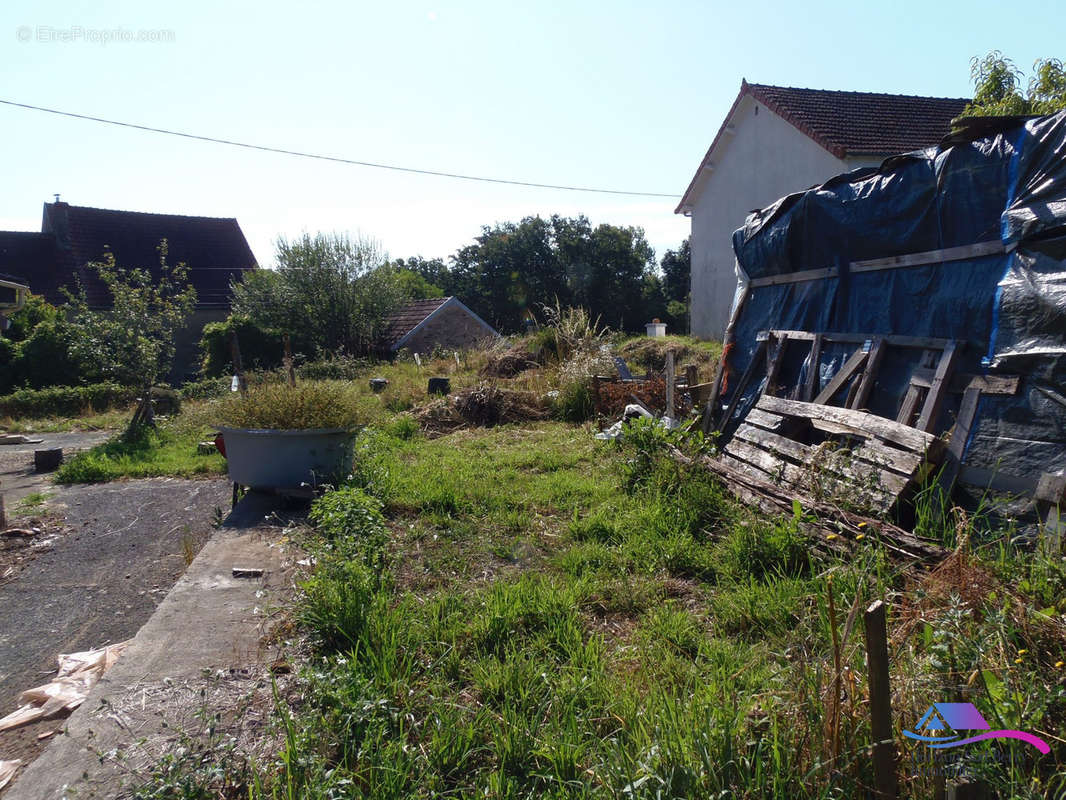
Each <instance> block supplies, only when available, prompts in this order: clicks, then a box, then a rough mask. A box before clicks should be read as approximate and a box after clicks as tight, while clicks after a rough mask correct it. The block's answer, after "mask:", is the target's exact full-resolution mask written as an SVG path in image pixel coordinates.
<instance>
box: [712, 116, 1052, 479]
mask: <svg viewBox="0 0 1066 800" xmlns="http://www.w3.org/2000/svg"><path fill="white" fill-rule="evenodd" d="M997 242H998V243H999V245H1001V247H1000V246H997V245H996V243H997ZM981 243H991V245H992V246H991V247H988V248H985V250H986V251H987V250H990V249H991V250H995V251H997V252H991V253H990V254H987V255H976V256H973V257H968V258H961V259H953V260H945V261H937V260H935V259H934V260H933V261H932V262H931V263H922V264H918V265H915V266H904V267H900V266H886V267H885V268H877V269H870V270H864V271H856V272H852V265H855V264H856V263H861V262H865V261H868V260H871V259H884V258H887V257H892V256H906V255H913V254H917V253H930V252H934V251H941V250H945V249H949V248H960V247H966V246H969V245H976V244H981ZM733 247H734V250H735V252H736V257H737V264H738V269H739V271H740V272H741V290H740V291H738V298H737V303H736V304H735V308H734V313H733V319H732V321H731V323H730V329H729V331H728V332H727V340H729V341H732V342H733V344H732V346H730V347H728V348H727V353H728V363H727V375H728V376H730V378H731V379H732V380H731V382H732V383H733V384H736V383H737V381H736V377H737V376H739V375H740V374H741V373H743V372H744V370H745V369H746V368H747V366H748V364H749V363H750V362H751V360H752V357H753V355H754V354H755V351H756V348H757V346H758V343H757V337H758V334H759V333H760V332H761V331H768V330H801V331H809V332H837V333H855V334H873V335H904V336H920V337H935V338H939V339H956V340H960V341H965V348H964V349H963V351H962V354H961V360H960V361H959V363H958V366H957V369H958V370H959V371H961V372H966V373H977V374H1005V375H1006V374H1009V375H1019V376H1021V377H1022V381H1021V387H1020V390H1019V392H1018V394H1017V395H1013V396H1003V395H984V396H982V398H981V401H980V404H979V406H978V411H977V418H976V422H975V424H974V426H973V428H972V429H971V435H970V440H969V442H968V443H967V447H966V451H965V454H964V457H963V461H964V463H965V464H967V465H969V466H971V467H977V468H979V469H984V470H988V471H993V472H996V473H1002V474H1004V475H1007V476H1015V477H1018V478H1022V479H1024V480H1025V481H1026V482H1028V483H1035V479H1036V477H1038V476H1039V474H1040V473H1042V472H1052V471H1057V470H1059V469H1062V468H1066V112H1063V113H1059V114H1056V115H1053V116H1047V117H1037V118H1031V119H1021V118H1009V119H1008V118H998V119H997V118H992V119H985V120H974V121H972V122H970V123H969V124H968V125H967V127H966V128H964V129H963V130H962V131H961V132H960V133H957V134H954V135H953V136H951V137H949V138H948V139H946V140H945V141H944V142H943V143H941V145H940V146H939V147H935V148H929V149H927V150H922V151H916V152H913V153H907V154H904V155H900V156H895V157H893V158H890V159H888V160H887V161H885V162H884V163H883V164H882V165H881V166H880V167H877V168H867V169H860V170H856V171H854V172H849V173H846V174H844V175H840V176H838V177H836V178H833V179H832V180H830V181H827V182H826V183H824V184H822V185H821V186H817V187H813V188H811V189H808V190H807V191H804V192H799V193H797V194H792V195H789V196H787V197H784V198H782V199H781V200H779V201H778V202H777V203H775V204H773V205H772V206H770V207H768V208H765V209H763V210H761V211H756V212H753V213H752V214H751V215H749V217H748V219H747V220H746V222H745V224H744V227H743V228H741V229H740V230H738V231H736V233H735V234H734V235H733ZM825 268H833V272H832V275H831V277H820V278H813V279H807V280H798V281H793V282H786V283H781V284H777V285H766V283H765V281H766V279H769V278H772V277H774V276H795V273H800V272H804V271H807V270H819V269H825ZM748 284H751V285H750V286H748ZM745 287H747V288H745ZM854 350H855V345H854V344H851V345H845V344H836V345H831V346H827V347H825V348H824V349H823V351H822V355H821V358H820V360H819V363H818V365H817V368H818V370H819V384H820V385H822V386H824V385H825V383H826V382H827V381H828V379H829V378H830V377H831V376H832V375H833V374H834V373H835V372H836V370H837V369H838V368H839V367H840V364H841V363H842V361H843V360H844V359H845V358H847V356H848V355H849V353H850V352H852V351H854ZM918 356H919V353H918V352H917V351H915V352H911V353H909V354H906V353H893V354H891V355H890V356H889V357H888V358H886V360H885V362H884V363H883V365H882V368H881V370H880V372H879V376H878V384H877V387H876V390H875V392H874V394H873V395H872V396H871V398H870V401H869V407H870V410H871V411H873V412H874V413H878V414H881V415H883V416H887V417H892V418H895V416H896V414H897V412H898V410H899V408H900V404H901V402H902V398H903V395H904V393H905V391H906V389H907V386H908V385H909V382H910V376H911V373H912V371H913V369H914V367H915V366H916V365H917V357H918ZM810 368H811V367H810V365H809V364H802V365H794V367H793V373H796V371H797V370H798V374H794V375H793V377H795V378H797V379H798V380H803V377H804V375H803V373H804V372H805V371H806V370H807V369H810ZM786 369H787V367H786ZM728 382H729V381H727V384H728ZM761 388H762V387H761V386H760V385H759V384H758V381H753V382H752V383H751V384H750V385H749V386H748V387H747V389H746V391H745V395H746V396H745V398H744V399H743V400H744V402H742V403H741V404H740V408H741V409H744V408H745V407H746V406H747V405H750V404H751V403H752V402H754V399H755V396H756V395H757V394H758V392H759V391H760V390H761ZM723 397H725V398H726V399H727V400H728V399H730V398H729V391H728V390H727V391H726V392H725V393H724V395H723ZM957 407H958V397H957V396H956V397H954V398H953V399H952V400H951V401H950V402H949V403H948V404H947V405H946V406H945V408H944V411H943V413H942V417H941V419H940V420H938V421H937V427H936V428H935V429H934V432H937V433H939V432H942V431H944V430H946V429H947V428H949V427H950V425H951V424H952V422H953V417H954V413H955V412H956V410H957Z"/></svg>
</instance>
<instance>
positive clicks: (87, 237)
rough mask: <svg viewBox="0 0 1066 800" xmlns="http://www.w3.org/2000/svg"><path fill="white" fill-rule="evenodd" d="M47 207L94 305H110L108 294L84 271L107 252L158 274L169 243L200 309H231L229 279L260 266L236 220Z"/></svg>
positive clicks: (170, 258) (61, 205)
mask: <svg viewBox="0 0 1066 800" xmlns="http://www.w3.org/2000/svg"><path fill="white" fill-rule="evenodd" d="M46 209H47V211H46V214H48V215H50V216H51V217H52V225H53V230H55V231H56V235H57V239H59V240H60V241H61V242H62V241H63V239H64V238H66V240H67V241H69V243H70V251H69V253H70V260H69V262H68V264H67V266H68V267H69V268H71V269H73V270H76V271H77V272H78V273H79V274H81V276H82V280H83V281H84V282H85V284H86V291H87V293H88V295H89V300H90V302H91V303H101V302H107V295H106V290H105V289H104V287H103V286H102V284H100V282H99V281H98V280H97V279H96V278H94V277H93V276H92V274H91V273H89V274H86V273H85V272H84V270H83V269H82V268H83V266H84V265H85V264H87V263H89V262H92V261H99V260H100V259H101V258H103V256H104V253H105V252H107V251H110V252H112V253H114V255H115V260H116V262H117V263H118V265H119V266H120V267H125V268H131V267H138V268H146V269H149V270H152V272H153V273H157V272H158V267H159V250H158V248H159V243H160V241H162V240H163V239H166V240H167V248H168V254H167V263H168V264H170V265H175V264H185V265H186V267H187V268H188V271H189V281H190V283H192V285H193V286H194V287H195V288H196V295H197V297H196V304H197V306H199V307H201V308H205V307H228V306H229V303H230V282H231V280H233V279H236V278H239V277H240V275H241V273H242V272H243V271H244V270H248V269H254V268H255V267H256V262H255V256H253V255H252V251H251V248H249V247H248V242H247V240H246V239H245V238H244V234H243V233H242V232H241V229H240V226H239V225H238V224H237V220H236V219H232V218H220V217H188V216H181V215H178V214H149V213H143V212H139V211H113V210H110V209H103V208H89V207H86V206H70V205H66V204H65V203H52V204H47V205H46ZM64 213H65V216H66V220H65V226H66V231H65V236H64V234H63V233H61V232H60V231H61V226H63V225H64V221H62V220H61V219H57V217H61V216H62V215H63V214H64Z"/></svg>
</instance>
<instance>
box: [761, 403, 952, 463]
mask: <svg viewBox="0 0 1066 800" xmlns="http://www.w3.org/2000/svg"><path fill="white" fill-rule="evenodd" d="M756 407H757V408H759V409H761V410H762V411H768V412H770V413H772V414H781V415H782V416H792V417H803V418H806V419H812V420H813V419H820V420H825V421H826V422H834V423H837V424H838V425H847V426H849V427H852V428H855V429H856V430H859V431H864V432H865V434H866V435H867V436H875V437H877V438H878V439H881V440H882V441H887V442H892V443H893V444H896V445H898V446H900V447H903V448H905V449H907V450H915V451H920V452H925V451H927V450H929V449H930V448H935V447H936V443H937V442H938V441H939V440H938V439H937V438H936V437H935V436H933V435H932V434H931V433H926V432H924V431H919V430H916V429H915V428H910V427H908V426H906V425H901V424H899V423H898V422H894V421H892V420H890V419H885V418H884V417H878V416H876V415H875V414H868V413H866V412H865V411H855V410H854V409H851V408H837V407H835V406H826V405H820V404H818V403H801V402H799V401H798V400H784V399H782V398H780V397H767V396H765V395H764V396H763V397H761V398H759V402H758V403H757V404H756Z"/></svg>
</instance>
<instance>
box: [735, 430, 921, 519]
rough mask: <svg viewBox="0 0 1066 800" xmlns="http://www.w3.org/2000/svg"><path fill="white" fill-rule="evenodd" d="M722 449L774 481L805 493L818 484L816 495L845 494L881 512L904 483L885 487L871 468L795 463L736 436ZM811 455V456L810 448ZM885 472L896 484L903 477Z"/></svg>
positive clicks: (802, 460)
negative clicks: (848, 468) (894, 489)
mask: <svg viewBox="0 0 1066 800" xmlns="http://www.w3.org/2000/svg"><path fill="white" fill-rule="evenodd" d="M786 441H788V440H786ZM793 444H797V443H793ZM800 446H801V447H802V445H800ZM724 452H725V453H726V454H727V455H729V456H731V457H732V458H734V459H737V460H739V461H743V462H744V463H746V464H749V465H751V466H753V467H755V468H757V469H758V470H760V471H761V472H763V473H765V474H767V475H769V476H770V479H771V480H772V481H773V482H774V483H779V484H782V485H785V486H791V487H793V488H794V489H798V490H800V491H804V492H811V491H812V490H813V489H814V487H819V490H820V491H815V492H814V493H815V494H819V495H820V494H823V493H824V494H833V495H836V496H838V497H847V498H848V499H849V500H851V501H854V502H856V504H857V505H860V506H863V507H866V508H870V509H876V510H878V511H881V512H884V511H888V510H889V509H890V508H891V507H892V506H893V505H894V504H895V502H896V498H897V496H898V494H899V492H900V491H902V489H903V486H899V488H898V490H896V491H892V490H891V489H888V488H887V487H886V486H885V485H884V484H885V481H884V480H883V479H882V476H883V473H881V472H880V471H878V470H877V469H876V468H874V467H869V468H868V469H867V470H866V471H863V470H861V469H854V470H852V471H851V473H850V474H849V473H848V471H847V468H846V467H844V466H843V465H838V467H841V468H838V469H833V468H831V467H829V465H828V462H827V463H826V465H825V468H823V467H822V466H821V465H818V464H813V463H810V462H806V463H805V461H804V459H802V458H801V459H800V463H794V462H792V461H790V460H787V459H786V458H782V457H780V456H778V455H776V454H775V453H772V452H770V451H768V450H764V449H763V448H762V447H759V446H758V445H755V444H751V443H750V442H748V441H745V440H744V439H743V438H741V437H737V436H735V437H734V438H733V439H731V440H730V442H729V444H728V445H726V447H725V451H724ZM810 455H812V456H813V451H812V453H811V454H810ZM888 474H889V476H890V477H889V478H888V479H887V481H888V482H889V483H893V484H897V485H898V484H899V482H900V481H901V480H902V479H901V478H900V477H899V476H898V475H894V474H892V473H888ZM903 485H906V483H905V482H904V483H903Z"/></svg>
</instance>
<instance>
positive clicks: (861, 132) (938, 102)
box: [677, 80, 970, 213]
mask: <svg viewBox="0 0 1066 800" xmlns="http://www.w3.org/2000/svg"><path fill="white" fill-rule="evenodd" d="M749 96H750V97H752V98H753V99H755V100H757V101H759V102H760V103H762V104H763V105H764V106H766V107H767V108H768V109H770V110H771V111H773V112H774V113H775V114H777V115H778V116H779V117H781V118H782V119H784V120H786V121H788V122H789V123H791V124H792V125H793V126H794V127H795V128H797V129H798V130H799V131H801V132H802V133H804V134H806V135H807V136H809V137H810V138H811V139H813V140H814V141H815V142H817V143H818V144H819V145H821V146H822V147H823V148H825V149H826V150H828V151H829V152H830V153H832V154H833V155H834V156H836V157H837V158H845V157H847V156H890V155H894V154H896V153H906V152H909V151H911V150H920V149H922V148H924V147H930V146H932V145H936V144H938V143H939V142H940V140H941V139H943V138H944V137H945V136H947V135H948V134H950V133H951V121H952V120H953V119H955V118H956V117H958V116H959V114H961V113H962V112H963V110H964V109H965V108H966V105H967V103H969V102H970V100H969V98H965V97H917V96H912V95H904V94H885V93H882V92H842V91H834V90H828V89H798V88H794V87H791V86H768V85H766V84H761V83H748V82H747V81H746V80H742V81H741V83H740V93H739V94H738V95H737V98H736V100H734V101H733V106H732V108H730V110H729V113H728V114H727V115H726V118H725V121H724V122H723V123H722V127H721V128H720V129H719V131H718V134H717V135H716V136H715V138H714V141H713V142H712V143H711V146H710V148H709V149H708V150H707V155H706V156H704V159H703V162H702V163H701V167H702V165H703V164H705V163H707V161H708V159H710V157H711V153H712V152H713V151H714V149H715V146H716V145H717V144H718V142H719V141H720V140H721V138H722V135H723V133H724V131H725V130H726V127H727V126H728V125H729V120H730V118H731V117H732V116H733V112H734V111H735V110H736V108H737V106H738V105H739V104H740V102H741V100H743V99H744V98H745V97H749ZM699 174H700V171H699V170H697V171H696V175H695V176H694V177H693V178H692V181H691V182H690V183H689V186H688V189H686V191H685V196H684V197H683V198H682V199H681V203H680V204H679V205H678V207H677V211H678V213H680V212H681V211H682V210H683V209H684V208H685V207H686V206H687V205H688V204H689V195H690V193H691V192H692V189H693V187H694V186H695V184H696V179H697V178H698V177H699Z"/></svg>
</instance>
